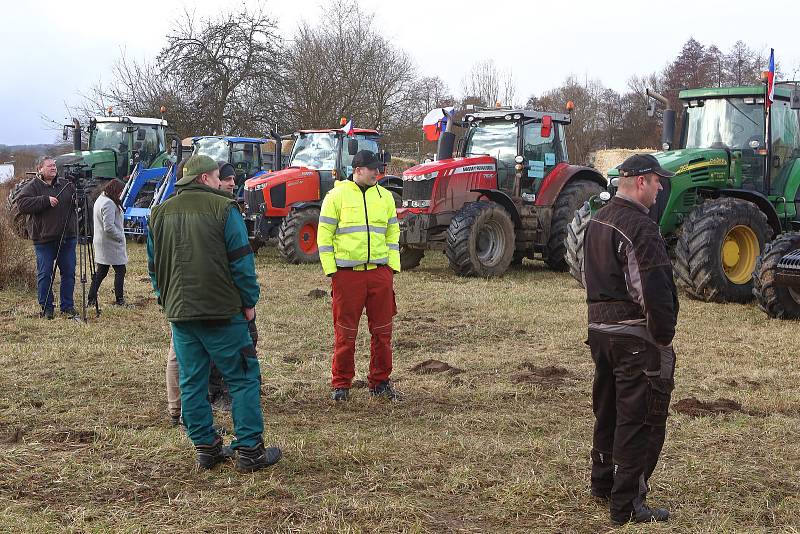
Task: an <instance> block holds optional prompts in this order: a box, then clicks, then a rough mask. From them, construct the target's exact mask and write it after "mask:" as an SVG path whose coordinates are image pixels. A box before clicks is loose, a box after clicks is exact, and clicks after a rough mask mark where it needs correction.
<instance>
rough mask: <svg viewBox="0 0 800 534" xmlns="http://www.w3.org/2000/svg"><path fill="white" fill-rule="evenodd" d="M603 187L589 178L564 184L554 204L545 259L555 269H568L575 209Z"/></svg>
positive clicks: (598, 192) (597, 193)
mask: <svg viewBox="0 0 800 534" xmlns="http://www.w3.org/2000/svg"><path fill="white" fill-rule="evenodd" d="M602 190H603V188H602V187H601V186H600V184H597V183H595V182H591V181H589V180H575V181H574V182H570V183H568V184H567V185H565V186H564V189H562V190H561V193H559V195H558V198H557V199H556V203H555V206H553V218H552V220H551V221H550V236H549V237H548V238H547V248H546V250H545V255H544V261H545V263H547V265H548V266H549V267H550V268H551V269H553V270H554V271H566V270H568V268H569V265H568V263H567V260H566V255H567V247H566V243H565V239H566V237H567V227H568V226H569V225H570V223H571V222H572V219H573V218H574V217H575V211H576V210H577V209H578V208H580V207H581V206H583V205H584V203H586V202H587V201H588V200H589V199H590V198H592V197H593V196H595V195H599V194H600V192H601V191H602Z"/></svg>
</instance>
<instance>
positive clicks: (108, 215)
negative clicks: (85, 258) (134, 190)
mask: <svg viewBox="0 0 800 534" xmlns="http://www.w3.org/2000/svg"><path fill="white" fill-rule="evenodd" d="M124 187H125V186H124V184H123V183H122V182H121V181H120V180H111V181H110V182H108V184H106V186H105V188H103V192H102V193H101V194H100V196H98V197H97V200H96V201H95V203H94V238H93V242H94V258H95V261H96V262H97V270H96V271H95V273H94V276H93V277H92V285H91V287H90V288H89V298H88V304H89V306H94V305H95V304H96V303H97V291H98V289H99V288H100V284H101V283H102V282H103V280H104V279H105V277H106V275H107V274H108V270H109V268H110V267H112V266H113V267H114V294H115V295H116V302H115V304H117V305H119V306H124V305H125V298H124V293H123V285H124V282H125V265H126V264H127V263H128V251H127V248H126V245H125V231H124V229H123V225H122V199H121V198H120V195H121V194H122V190H123V188H124Z"/></svg>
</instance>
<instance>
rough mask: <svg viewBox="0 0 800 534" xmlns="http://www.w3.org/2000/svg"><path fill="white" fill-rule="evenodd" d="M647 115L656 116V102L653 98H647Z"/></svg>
mask: <svg viewBox="0 0 800 534" xmlns="http://www.w3.org/2000/svg"><path fill="white" fill-rule="evenodd" d="M647 116H648V117H651V118H652V117H655V116H656V102H655V100H648V101H647Z"/></svg>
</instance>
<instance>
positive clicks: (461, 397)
mask: <svg viewBox="0 0 800 534" xmlns="http://www.w3.org/2000/svg"><path fill="white" fill-rule="evenodd" d="M130 252H131V264H130V271H129V275H128V300H129V301H130V302H132V303H133V304H134V306H133V307H132V308H129V309H124V310H120V309H115V308H113V307H112V306H111V305H110V303H111V301H112V296H111V287H110V282H109V281H107V282H106V284H105V287H104V288H103V289H102V294H101V302H102V303H103V304H104V305H105V308H104V312H103V315H102V317H101V318H100V319H97V320H93V321H91V322H90V323H89V324H88V325H79V324H76V323H71V322H68V321H66V320H64V319H57V320H55V321H52V322H44V321H42V320H40V319H38V318H36V317H35V314H36V312H37V311H38V310H37V306H36V302H35V298H34V296H33V295H32V294H29V293H23V292H20V291H3V292H0V329H1V330H2V340H1V341H0V358H1V359H2V365H0V385H2V387H0V443H2V447H3V454H2V455H0V531H3V532H37V533H38V532H65V531H66V532H109V531H118V532H223V531H225V532H227V531H230V532H301V531H302V532H319V531H328V532H370V531H382V532H400V531H411V532H606V531H610V530H611V526H610V524H609V523H608V521H607V513H606V510H604V509H603V508H602V507H601V506H599V505H597V504H594V503H593V502H591V501H590V500H589V499H587V485H588V470H587V469H588V458H589V449H590V443H589V439H590V436H591V427H592V414H591V405H590V385H591V378H592V364H591V359H590V356H589V353H588V350H587V348H586V346H585V345H584V344H583V340H584V339H585V318H584V317H585V305H584V304H583V298H584V296H583V293H582V292H581V290H579V289H577V288H576V287H575V286H574V284H573V283H571V281H570V279H569V278H568V276H567V275H565V274H556V273H551V272H548V271H546V270H545V269H544V268H543V267H542V265H541V264H539V263H526V264H525V265H524V266H523V267H522V268H521V269H519V270H516V271H514V272H512V273H511V274H510V275H509V276H507V277H506V278H504V279H502V280H491V281H486V280H474V279H472V280H465V279H460V278H456V277H455V276H453V275H452V274H451V273H450V272H449V270H448V269H447V268H446V264H445V262H444V261H443V259H442V257H441V256H440V255H435V256H433V257H431V258H426V259H425V260H424V261H423V264H422V267H421V268H420V269H419V270H418V271H416V272H410V273H403V274H401V275H399V276H398V277H397V278H396V279H395V281H396V290H397V297H398V308H399V314H398V317H397V321H396V323H395V324H396V337H395V340H396V341H395V373H394V378H395V379H396V380H397V384H398V387H399V389H400V390H401V391H402V392H403V393H404V394H405V395H406V400H405V401H404V402H402V403H399V404H396V405H391V404H385V403H382V402H375V401H371V400H369V399H368V398H367V397H368V395H367V391H366V389H365V388H364V387H363V385H362V387H361V388H357V389H355V390H354V395H353V397H354V398H353V400H352V401H351V402H349V403H347V404H345V405H343V406H334V405H333V404H332V403H331V402H330V401H328V400H327V398H328V385H327V382H328V380H329V368H330V356H329V355H330V350H331V342H332V326H331V319H330V312H329V308H330V298H329V297H325V298H319V299H315V298H312V297H310V296H309V295H308V294H309V292H310V291H311V290H313V289H324V290H327V289H328V283H327V280H326V279H325V278H324V277H323V276H322V275H321V273H320V270H319V268H318V267H317V266H300V267H296V266H287V265H284V264H283V263H281V262H280V261H279V260H278V259H277V256H276V254H275V251H274V249H262V252H261V253H260V255H259V258H258V264H259V271H260V273H261V281H262V284H263V300H262V302H261V303H260V305H259V315H258V320H259V328H260V333H261V340H260V342H259V353H260V359H261V363H262V370H263V374H264V378H265V392H266V395H265V397H264V399H263V404H264V408H265V413H266V437H267V439H268V440H269V441H272V442H275V443H278V444H280V445H281V446H282V447H283V449H284V452H285V456H284V459H283V461H282V462H281V463H280V464H279V465H277V466H276V467H275V468H271V469H270V470H267V471H262V472H259V473H256V474H254V475H247V476H242V475H238V474H236V473H235V472H234V471H233V469H232V467H231V466H230V465H226V466H222V467H220V468H218V469H216V470H215V471H213V472H199V471H197V470H196V469H195V468H194V467H193V462H194V456H193V450H192V448H191V446H190V444H189V442H188V441H187V439H186V438H185V436H183V435H182V434H181V433H180V432H179V431H177V430H174V429H171V428H169V427H168V426H167V424H166V417H165V398H164V368H165V355H166V349H167V343H168V333H167V325H166V324H165V322H164V320H163V317H162V316H161V314H160V312H159V310H158V308H157V306H156V304H155V302H154V301H153V300H152V298H151V297H150V290H149V288H148V284H147V282H146V274H145V267H144V264H145V262H144V254H143V250H142V247H141V246H137V245H131V247H130ZM797 326H798V325H797V323H796V322H779V321H771V320H768V319H767V318H766V316H765V315H763V314H762V313H761V312H759V311H758V309H757V308H756V307H754V306H741V305H713V304H703V303H697V302H692V301H689V300H687V299H684V300H683V306H682V311H681V319H680V325H679V334H678V337H677V339H676V349H677V351H678V355H679V356H678V357H679V360H678V371H677V389H676V391H675V395H674V401H673V402H675V401H678V400H680V399H684V398H687V397H690V396H693V397H696V398H697V399H698V400H700V401H715V400H716V399H718V398H727V399H730V400H733V401H735V402H737V403H739V404H740V405H741V409H742V411H741V412H739V411H733V412H731V413H728V414H722V415H708V416H704V417H691V416H688V415H683V414H675V413H673V416H672V417H671V418H670V419H669V423H668V425H669V426H668V438H667V443H666V446H665V449H664V454H663V456H662V460H661V462H660V464H659V467H658V469H657V471H656V474H655V476H654V479H653V493H652V500H653V501H654V502H657V503H659V504H663V505H665V506H667V507H669V508H670V509H671V511H672V513H673V520H672V521H671V522H670V523H669V524H668V525H663V526H662V525H659V526H646V527H636V526H628V527H625V528H623V529H621V530H622V531H623V532H653V531H655V532H709V533H711V532H713V533H716V532H797V531H798V529H799V528H800V519H798V517H797V510H798V507H800V497H798V495H800V476H799V475H798V473H800V447H798V445H797V444H798V442H800V371H799V370H798V367H797V364H796V363H797V355H798V353H797V351H798V349H797V346H798V345H797ZM364 330H365V328H363V325H362V337H361V339H360V342H359V347H358V369H359V375H358V377H357V378H358V379H362V380H363V378H364V373H365V369H366V365H367V356H366V354H367V352H368V346H367V338H366V336H364V335H363V334H364ZM431 359H435V360H439V361H442V362H446V363H447V364H448V365H449V366H452V367H455V368H456V369H455V370H452V369H447V368H446V367H445V366H443V365H441V364H438V363H435V362H433V363H431V362H428V363H425V361H426V360H431ZM420 364H424V365H422V366H421V367H419V368H417V370H415V371H414V370H411V369H412V368H413V367H415V366H418V365H420ZM437 370H440V371H442V372H435V371H437ZM459 371H461V372H459ZM361 384H363V382H362V383H361ZM728 406H730V405H728ZM734 408H735V406H734ZM221 421H222V423H223V424H224V425H226V426H227V427H228V428H230V420H229V419H228V418H222V419H221Z"/></svg>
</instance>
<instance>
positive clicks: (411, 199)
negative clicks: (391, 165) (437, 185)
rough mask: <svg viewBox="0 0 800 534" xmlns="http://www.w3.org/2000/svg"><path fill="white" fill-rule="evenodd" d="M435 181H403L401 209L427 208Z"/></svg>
mask: <svg viewBox="0 0 800 534" xmlns="http://www.w3.org/2000/svg"><path fill="white" fill-rule="evenodd" d="M434 182H436V180H422V181H419V182H415V181H413V180H403V207H404V208H411V207H414V208H416V207H424V206H429V205H430V201H431V196H432V195H433V184H434Z"/></svg>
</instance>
